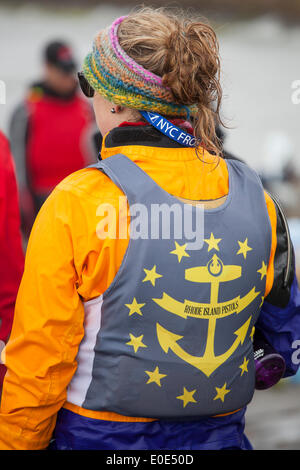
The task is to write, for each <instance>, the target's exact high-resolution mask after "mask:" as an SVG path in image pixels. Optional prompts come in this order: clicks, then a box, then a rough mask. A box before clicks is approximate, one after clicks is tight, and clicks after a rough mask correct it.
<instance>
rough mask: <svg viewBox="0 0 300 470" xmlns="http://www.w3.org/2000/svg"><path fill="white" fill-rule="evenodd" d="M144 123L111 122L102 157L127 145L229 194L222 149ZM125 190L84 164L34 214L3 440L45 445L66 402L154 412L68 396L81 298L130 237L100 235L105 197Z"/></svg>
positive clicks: (158, 167)
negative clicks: (197, 145) (195, 144)
mask: <svg viewBox="0 0 300 470" xmlns="http://www.w3.org/2000/svg"><path fill="white" fill-rule="evenodd" d="M145 130H146V133H145V132H144V131H141V128H136V127H122V128H117V129H114V130H113V131H112V132H110V133H109V134H108V135H107V136H106V137H105V139H104V142H103V147H102V151H101V156H102V159H105V158H108V157H109V156H111V155H113V154H116V153H123V154H125V155H126V156H127V157H129V158H130V159H131V160H133V161H134V162H135V163H136V164H137V165H139V166H140V167H141V168H142V169H143V170H144V171H145V172H146V173H148V174H149V175H150V177H151V178H153V180H155V181H156V182H157V184H158V185H160V186H161V187H162V188H163V189H164V190H165V191H167V192H168V193H171V194H172V195H174V196H176V197H181V198H185V199H189V200H197V201H199V200H202V201H211V200H213V201H215V200H217V199H219V198H222V197H224V196H226V195H227V193H228V171H227V166H226V162H225V160H223V159H220V160H219V163H218V165H216V158H215V157H213V156H211V155H209V154H208V153H207V152H205V151H203V154H202V152H201V160H200V159H199V158H198V157H197V155H196V153H195V151H194V150H193V149H191V148H184V147H180V146H178V144H173V143H172V142H171V141H170V140H169V139H168V138H167V137H165V136H163V135H161V136H158V133H157V131H153V132H152V131H151V132H149V128H148V127H147V128H145ZM151 135H153V136H154V138H151ZM119 196H123V193H122V192H121V191H120V189H119V188H118V187H117V186H116V185H115V184H114V183H112V181H111V180H110V179H109V178H108V177H107V176H106V175H105V174H103V173H101V172H99V171H98V170H97V169H94V168H87V169H83V170H80V171H78V172H76V173H73V174H72V175H70V176H68V177H67V178H66V179H65V180H64V181H63V182H61V183H60V184H59V185H58V186H57V187H56V189H55V190H54V191H53V193H52V194H51V195H50V197H49V198H48V200H47V201H46V203H45V204H44V206H43V207H42V209H41V211H40V213H39V215H38V217H37V219H36V222H35V224H34V228H33V231H32V234H31V237H30V240H29V244H28V249H27V256H26V262H25V272H24V275H23V279H22V282H21V286H20V290H19V293H18V298H17V304H16V311H15V319H14V324H13V330H12V334H11V338H10V341H9V343H8V345H7V346H6V348H5V350H4V352H3V354H2V360H3V361H4V362H5V364H6V366H7V368H8V372H7V375H6V377H5V381H4V390H3V396H2V402H1V414H0V449H43V448H45V447H47V445H48V444H49V441H50V438H51V436H52V433H53V429H54V426H55V422H56V415H57V412H58V411H59V409H60V408H62V407H65V408H67V409H70V410H72V411H75V412H76V413H78V414H81V415H83V416H88V417H92V418H97V419H105V420H112V421H136V420H137V421H151V419H150V418H136V419H135V418H128V417H125V416H121V415H117V414H115V413H108V412H96V411H89V410H84V409H81V408H79V407H76V406H74V405H72V404H70V403H67V402H66V396H67V387H68V384H69V383H70V381H71V379H72V377H73V375H74V373H75V371H76V366H77V364H76V355H77V352H78V348H79V345H80V342H81V340H82V338H83V336H84V307H83V301H84V302H86V301H89V300H91V299H94V298H96V297H98V296H100V295H101V294H102V293H103V292H104V291H105V290H106V289H107V288H108V286H109V285H110V284H111V282H112V281H113V279H114V277H115V275H116V272H117V271H118V269H119V267H120V265H121V262H122V259H123V256H124V253H125V251H126V248H127V245H128V239H116V240H114V239H109V238H106V239H104V240H103V239H100V238H99V237H98V236H97V230H98V229H99V224H100V222H101V215H100V214H99V206H100V205H101V204H104V203H109V204H112V205H113V206H114V207H116V208H117V209H118V204H119ZM265 199H266V206H267V210H268V214H269V218H270V224H271V227H272V247H271V255H270V259H269V263H268V267H267V274H266V276H267V282H266V292H265V297H266V296H268V295H270V294H271V293H272V292H273V286H274V278H275V275H276V273H275V272H274V257H275V255H276V250H277V230H278V223H277V222H278V217H279V216H278V209H277V208H276V206H275V204H274V202H273V201H272V199H271V198H270V196H268V195H267V194H266V195H265ZM128 222H129V220H128ZM281 223H282V221H281ZM100 225H101V224H100ZM285 241H286V240H285ZM291 269H292V268H291Z"/></svg>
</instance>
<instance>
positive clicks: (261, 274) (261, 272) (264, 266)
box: [257, 261, 267, 280]
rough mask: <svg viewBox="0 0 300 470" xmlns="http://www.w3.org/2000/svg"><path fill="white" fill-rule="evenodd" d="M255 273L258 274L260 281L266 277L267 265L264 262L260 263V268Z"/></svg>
mask: <svg viewBox="0 0 300 470" xmlns="http://www.w3.org/2000/svg"><path fill="white" fill-rule="evenodd" d="M257 272H258V273H259V274H260V280H262V279H263V278H264V276H266V275H267V265H266V263H265V262H264V261H263V262H262V265H261V268H260V269H258V270H257Z"/></svg>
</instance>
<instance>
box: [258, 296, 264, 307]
mask: <svg viewBox="0 0 300 470" xmlns="http://www.w3.org/2000/svg"><path fill="white" fill-rule="evenodd" d="M264 301H265V298H264V296H263V295H262V296H261V303H260V304H259V308H260V307H262V306H263V303H264Z"/></svg>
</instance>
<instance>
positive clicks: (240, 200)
mask: <svg viewBox="0 0 300 470" xmlns="http://www.w3.org/2000/svg"><path fill="white" fill-rule="evenodd" d="M226 163H227V167H228V173H229V193H228V196H227V199H226V201H225V202H224V203H223V204H222V205H221V206H219V207H217V208H214V209H208V210H203V208H201V207H199V206H198V207H197V206H196V207H195V206H193V205H191V204H186V203H185V202H182V200H179V199H177V198H175V197H174V196H171V195H170V194H168V193H167V192H166V191H164V190H163V189H162V188H161V187H159V186H158V185H157V184H156V183H155V182H154V181H153V180H152V179H151V178H150V177H149V176H148V175H147V174H146V173H145V172H144V171H142V170H141V169H140V168H139V166H138V165H136V164H135V163H133V162H132V161H131V160H130V159H128V158H127V157H126V156H124V155H121V154H118V155H114V156H112V157H109V158H107V159H105V160H104V161H101V162H99V163H97V165H95V166H96V167H97V168H98V169H99V170H101V171H103V172H104V173H105V174H106V175H107V176H108V177H109V178H110V179H111V180H112V181H113V182H114V183H115V184H116V185H117V186H118V187H119V188H120V189H121V190H122V191H123V192H124V194H125V195H126V197H127V199H128V203H129V207H130V211H131V220H132V221H133V212H134V211H133V208H134V209H136V208H137V207H139V208H143V210H140V212H139V217H140V219H139V225H143V224H144V231H142V230H141V234H140V236H137V230H135V234H134V236H133V228H132V227H131V237H130V241H129V244H128V248H127V251H126V254H125V256H124V259H123V262H122V264H121V267H120V269H119V271H118V273H117V274H116V277H115V278H114V280H113V282H112V284H111V285H110V286H109V288H108V289H107V290H106V291H105V292H104V294H103V295H102V296H101V297H99V298H98V299H93V300H92V301H90V302H87V303H86V304H85V311H86V320H85V337H84V339H83V341H82V343H81V345H80V348H79V352H78V357H77V362H78V368H77V371H76V373H75V375H74V377H73V380H72V381H71V384H70V386H69V389H68V401H70V402H71V403H74V404H77V405H79V406H81V407H83V408H86V409H89V410H98V411H113V412H116V413H119V414H122V415H126V416H137V417H138V416H142V417H150V418H161V419H163V418H164V419H194V418H199V417H202V416H203V417H204V416H211V415H216V414H222V413H228V412H231V411H234V410H237V409H239V408H241V407H243V406H245V405H246V404H247V403H249V402H250V401H251V399H252V396H253V393H254V385H255V365H254V358H253V347H252V340H253V331H254V328H253V327H254V325H255V323H256V321H257V318H258V315H259V312H260V307H261V305H262V302H263V298H264V293H265V286H266V277H267V266H268V263H269V257H270V249H271V225H270V221H269V217H268V212H267V207H266V203H265V197H264V192H263V188H262V185H261V182H260V180H259V178H258V176H257V175H256V173H255V172H254V171H253V170H252V169H250V168H249V167H248V166H247V165H245V164H243V163H241V162H239V161H234V160H227V161H226ZM174 205H175V206H176V208H177V209H176V210H178V212H176V210H175V209H174V211H173V212H172V211H171V212H172V214H173V215H171V217H170V220H171V222H172V221H173V222H172V223H173V225H172V223H171V225H172V227H173V229H172V230H170V236H166V232H164V230H165V228H166V226H165V227H159V225H160V224H161V225H163V221H164V220H163V217H160V219H159V218H155V221H154V220H153V212H151V210H152V209H153V207H155V208H156V212H155V214H157V207H164V208H168V207H169V208H170V207H173V208H174V207H175V206H174ZM177 205H178V206H177ZM178 208H179V209H178ZM180 209H181V212H182V214H184V213H185V211H186V213H187V214H189V217H190V218H189V220H191V216H192V218H193V216H195V220H196V221H197V216H201V214H202V219H201V217H200V218H199V219H198V220H201V226H200V225H199V226H198V227H197V230H199V231H200V232H201V230H202V231H203V237H202V246H200V247H199V249H197V248H195V246H193V245H192V244H191V239H190V237H189V236H187V235H186V231H185V227H184V224H185V223H186V221H184V217H180ZM186 209H187V210H186ZM136 213H137V211H136V210H135V214H136ZM162 213H164V216H165V217H166V215H167V214H168V213H167V212H166V211H165V212H163V211H162ZM149 214H152V216H151V217H149ZM174 214H175V215H174ZM176 214H177V215H176ZM151 224H152V226H151ZM136 228H137V227H136V226H135V229H136ZM180 229H182V230H180ZM145 232H147V233H146V236H144V235H145ZM158 234H159V236H158ZM151 235H152V236H151Z"/></svg>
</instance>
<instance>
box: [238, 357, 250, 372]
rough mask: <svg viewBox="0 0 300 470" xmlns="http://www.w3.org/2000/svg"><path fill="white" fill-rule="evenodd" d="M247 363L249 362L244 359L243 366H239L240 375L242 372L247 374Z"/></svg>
mask: <svg viewBox="0 0 300 470" xmlns="http://www.w3.org/2000/svg"><path fill="white" fill-rule="evenodd" d="M248 362H249V359H248V360H247V359H246V358H245V357H244V362H243V364H241V365H240V366H239V368H240V369H242V372H241V375H243V373H244V372H248V368H247V366H248Z"/></svg>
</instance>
